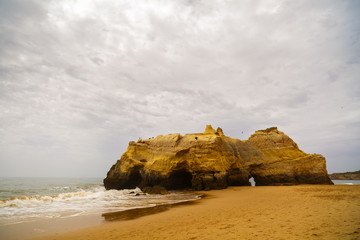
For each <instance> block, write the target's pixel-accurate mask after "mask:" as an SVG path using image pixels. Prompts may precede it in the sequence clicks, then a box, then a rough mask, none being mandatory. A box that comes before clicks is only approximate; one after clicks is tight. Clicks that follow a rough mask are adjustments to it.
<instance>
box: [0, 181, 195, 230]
mask: <svg viewBox="0 0 360 240" xmlns="http://www.w3.org/2000/svg"><path fill="white" fill-rule="evenodd" d="M197 198H198V196H196V195H195V194H194V193H179V192H176V193H171V194H169V195H147V194H144V193H142V192H141V190H140V189H139V188H136V189H132V190H121V191H118V190H108V191H106V190H105V188H104V187H103V186H92V187H91V188H87V189H86V190H85V189H79V190H78V191H76V192H67V193H60V194H55V195H35V196H21V197H13V198H10V199H2V200H0V225H7V224H13V223H17V222H24V221H33V220H38V219H44V218H56V217H70V216H78V215H83V214H91V213H104V212H113V211H121V210H126V209H131V208H139V207H148V206H155V205H159V204H168V203H176V202H182V201H189V200H195V199H197Z"/></svg>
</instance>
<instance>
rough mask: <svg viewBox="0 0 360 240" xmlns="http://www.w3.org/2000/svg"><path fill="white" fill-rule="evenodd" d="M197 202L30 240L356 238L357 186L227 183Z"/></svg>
mask: <svg viewBox="0 0 360 240" xmlns="http://www.w3.org/2000/svg"><path fill="white" fill-rule="evenodd" d="M200 193H205V194H206V195H207V197H206V198H204V199H201V200H200V201H195V202H196V204H189V205H186V204H185V205H182V206H179V207H173V208H171V210H170V211H160V212H157V213H155V214H150V215H143V216H140V217H139V218H136V219H130V220H124V221H112V222H107V223H106V224H100V225H97V226H93V227H89V228H85V229H80V230H76V231H72V232H70V231H69V232H67V233H63V234H56V235H50V236H45V237H40V238H34V239H39V240H40V239H43V240H46V239H59V240H61V239H78V240H80V239H135V240H136V239H359V238H360V225H359V223H360V186H358V185H353V186H347V185H331V186H329V185H298V186H274V187H272V186H267V187H230V188H227V189H223V190H212V191H209V192H200Z"/></svg>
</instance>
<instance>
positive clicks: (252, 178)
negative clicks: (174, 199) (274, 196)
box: [249, 175, 256, 187]
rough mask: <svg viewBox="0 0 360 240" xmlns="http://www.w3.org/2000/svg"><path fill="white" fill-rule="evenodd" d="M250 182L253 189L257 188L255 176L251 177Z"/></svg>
mask: <svg viewBox="0 0 360 240" xmlns="http://www.w3.org/2000/svg"><path fill="white" fill-rule="evenodd" d="M249 182H250V185H251V186H252V187H254V186H256V182H255V179H254V177H253V176H251V175H250V176H249Z"/></svg>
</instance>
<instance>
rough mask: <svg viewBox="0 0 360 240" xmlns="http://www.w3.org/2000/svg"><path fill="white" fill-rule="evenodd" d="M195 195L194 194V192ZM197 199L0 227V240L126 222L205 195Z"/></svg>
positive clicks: (191, 201)
mask: <svg viewBox="0 0 360 240" xmlns="http://www.w3.org/2000/svg"><path fill="white" fill-rule="evenodd" d="M194 193H196V192H194ZM197 195H198V197H199V198H198V199H193V200H183V201H180V202H176V203H165V204H160V205H155V206H149V207H138V208H132V209H127V210H122V211H116V212H105V213H91V214H86V215H78V216H66V217H59V218H50V219H38V220H33V221H25V222H19V223H11V224H7V225H1V226H0V239H9V240H11V239H29V238H30V239H31V238H34V237H35V238H37V237H44V236H51V235H54V234H63V233H67V232H71V231H76V230H81V229H85V228H89V227H94V226H99V225H102V224H107V223H110V222H113V221H127V220H133V219H137V218H140V217H143V216H146V215H151V214H156V213H160V212H164V211H167V210H170V209H171V208H175V207H179V206H186V205H192V204H196V202H198V201H200V200H201V199H203V198H204V197H205V196H206V195H205V194H197Z"/></svg>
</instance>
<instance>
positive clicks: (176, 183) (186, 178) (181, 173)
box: [169, 170, 192, 190]
mask: <svg viewBox="0 0 360 240" xmlns="http://www.w3.org/2000/svg"><path fill="white" fill-rule="evenodd" d="M191 182H192V174H191V173H190V172H188V171H186V170H178V171H174V172H172V173H171V174H170V176H169V183H170V186H169V189H174V190H179V189H188V188H191V186H192V184H191Z"/></svg>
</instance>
